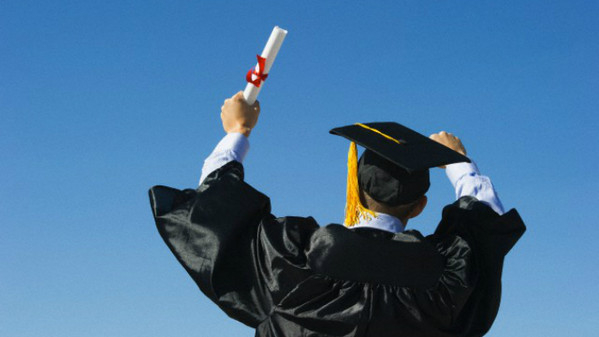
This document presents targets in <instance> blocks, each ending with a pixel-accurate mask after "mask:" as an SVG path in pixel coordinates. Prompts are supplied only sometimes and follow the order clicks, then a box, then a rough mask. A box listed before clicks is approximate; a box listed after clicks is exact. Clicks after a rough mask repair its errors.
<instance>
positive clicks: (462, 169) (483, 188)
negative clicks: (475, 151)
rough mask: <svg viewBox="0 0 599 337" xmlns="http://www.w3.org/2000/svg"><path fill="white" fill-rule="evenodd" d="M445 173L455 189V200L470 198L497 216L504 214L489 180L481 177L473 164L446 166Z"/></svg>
mask: <svg viewBox="0 0 599 337" xmlns="http://www.w3.org/2000/svg"><path fill="white" fill-rule="evenodd" d="M445 173H447V177H448V178H449V181H451V184H452V185H453V187H454V188H455V194H456V199H459V198H461V197H463V196H472V197H475V198H476V199H478V200H479V201H481V202H483V203H485V204H487V205H488V206H489V207H491V208H492V209H493V210H494V211H495V212H497V213H498V214H499V215H502V214H503V213H505V211H504V210H503V205H502V204H501V201H500V200H499V197H498V196H497V192H495V188H494V187H493V184H492V183H491V179H489V177H487V176H483V175H481V174H480V172H479V171H478V167H477V166H476V164H475V163H474V162H472V163H457V164H451V165H447V168H446V169H445Z"/></svg>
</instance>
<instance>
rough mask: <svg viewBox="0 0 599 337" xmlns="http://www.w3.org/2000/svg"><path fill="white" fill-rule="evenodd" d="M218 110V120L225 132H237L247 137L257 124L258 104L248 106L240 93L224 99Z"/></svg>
mask: <svg viewBox="0 0 599 337" xmlns="http://www.w3.org/2000/svg"><path fill="white" fill-rule="evenodd" d="M220 110H221V112H220V119H221V120H222V122H223V129H225V132H227V133H232V132H239V133H242V134H243V135H245V136H246V137H249V136H250V133H251V131H252V129H253V128H254V127H255V126H256V123H258V116H259V115H260V102H258V101H256V102H255V103H254V104H252V105H249V104H248V103H247V102H246V101H245V98H243V92H242V91H240V92H238V93H236V94H235V95H233V97H231V98H229V99H226V100H225V103H224V104H223V106H222V107H221V108H220Z"/></svg>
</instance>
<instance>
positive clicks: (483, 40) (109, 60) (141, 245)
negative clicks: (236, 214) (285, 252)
mask: <svg viewBox="0 0 599 337" xmlns="http://www.w3.org/2000/svg"><path fill="white" fill-rule="evenodd" d="M598 15H599V4H598V3H597V2H595V1H501V2H497V1H470V2H465V1H460V2H458V1H379V2H365V1H364V2H355V1H345V2H341V1H318V2H315V1H302V2H299V1H296V2H290V1H289V2H285V1H278V2H275V1H273V2H249V1H248V2H241V1H228V2H224V1H212V2H209V1H194V2H191V1H101V2H100V1H97V2H86V1H37V2H35V1H2V2H1V3H0V117H1V118H0V156H1V158H2V160H0V173H1V175H0V176H1V177H2V180H1V181H2V189H0V217H1V218H2V219H3V224H2V226H1V229H0V266H2V272H1V273H0V289H1V290H0V335H2V336H14V337H25V336H41V335H44V336H60V337H68V336H188V335H197V336H208V335H217V336H253V331H252V330H251V329H249V328H247V327H245V326H243V325H241V324H240V323H237V322H234V321H232V320H229V319H228V318H227V317H226V316H225V315H224V314H223V313H221V312H220V311H219V310H218V309H217V308H216V307H215V306H214V305H212V304H211V303H210V302H209V301H208V300H207V299H206V298H205V297H204V296H203V295H202V294H201V293H200V292H199V290H197V288H196V286H195V285H194V284H193V282H192V281H191V279H190V278H189V277H188V276H187V275H186V274H185V271H184V270H183V268H181V267H180V266H179V265H178V263H177V262H176V260H175V259H174V257H173V256H172V255H171V254H170V252H169V251H168V249H167V247H166V246H165V245H164V244H163V243H162V241H161V239H160V237H159V235H158V233H157V231H156V230H155V227H154V223H153V220H152V218H151V213H150V208H149V203H148V200H147V190H148V188H149V187H150V186H152V185H155V184H164V185H170V186H175V187H179V188H187V187H195V185H196V184H197V180H198V178H199V176H200V170H201V165H202V161H203V159H204V157H206V156H207V155H208V154H209V153H210V151H211V150H212V148H213V147H214V145H215V144H216V143H217V142H218V140H219V139H220V138H221V137H222V136H223V131H222V128H221V125H220V120H219V113H220V110H219V109H220V106H221V104H222V101H223V100H224V99H225V98H227V97H228V96H231V95H232V94H233V93H235V92H236V91H238V90H241V89H243V88H244V76H245V73H246V72H247V70H248V69H249V68H250V67H252V66H253V64H254V62H255V54H257V53H259V52H261V50H262V48H263V46H264V44H265V42H266V39H267V38H268V35H269V34H270V31H271V30H272V27H273V26H275V25H279V26H281V27H283V28H285V29H288V30H289V35H288V36H287V39H286V41H285V43H284V45H283V47H282V49H281V52H280V53H279V56H278V58H277V61H276V63H275V65H274V67H273V69H272V71H271V76H270V77H269V79H268V81H267V82H266V85H265V88H264V90H263V91H262V93H261V96H260V97H259V99H260V101H261V103H262V114H261V119H260V121H259V123H258V126H257V128H256V129H255V131H254V132H253V133H252V136H251V137H250V142H251V150H250V154H249V156H248V158H247V160H246V163H245V166H246V174H247V176H246V180H247V181H248V182H249V183H251V184H252V185H254V186H255V187H256V188H258V189H259V190H261V191H263V192H264V193H266V194H267V195H269V196H270V197H271V200H272V204H273V212H274V213H275V214H276V215H280V216H283V215H303V216H307V215H312V216H314V217H315V218H316V219H317V220H318V221H319V222H320V223H321V224H323V225H324V224H327V223H331V222H339V221H341V219H342V218H343V205H344V191H345V190H344V189H345V186H344V184H345V163H346V155H347V146H348V144H347V143H346V142H345V141H344V140H342V139H341V138H338V137H334V136H330V135H328V134H327V132H328V130H329V129H331V128H333V127H336V126H340V125H345V124H349V123H355V122H369V121H397V122H400V123H402V124H405V125H408V126H410V127H412V128H414V129H416V130H418V131H420V132H422V133H425V134H431V133H433V132H438V131H440V130H447V131H450V132H453V133H455V134H457V135H458V136H460V138H462V139H463V141H464V143H465V145H466V147H467V149H468V152H469V154H470V156H471V157H472V158H473V159H474V160H475V161H476V162H477V163H478V165H479V167H480V169H481V171H482V172H483V173H484V174H486V175H488V176H490V177H491V179H492V180H493V182H494V184H495V186H496V188H497V190H498V192H499V195H500V197H501V199H502V201H503V204H504V206H505V207H506V208H512V207H515V208H517V209H518V210H519V212H520V214H521V216H522V217H523V218H524V220H525V222H526V224H527V226H528V231H527V233H526V234H525V236H524V237H523V239H522V240H521V241H520V242H519V244H518V245H517V246H516V247H515V248H514V249H513V250H512V252H511V253H510V255H509V256H508V257H507V260H506V265H505V270H504V290H503V291H504V296H503V302H502V306H501V309H500V312H499V315H498V317H497V320H496V323H495V325H494V326H493V328H492V330H491V332H490V333H489V334H488V336H564V335H566V334H568V335H571V336H594V335H596V330H597V328H598V325H597V312H599V286H598V285H597V279H598V278H599V257H598V256H599V248H598V246H597V244H596V237H597V236H598V235H599V229H597V225H596V222H597V221H596V212H595V210H596V209H595V208H596V207H597V206H598V205H599V198H598V196H597V191H598V190H599V189H598V187H599V184H598V182H597V174H596V170H597V167H598V166H599V161H598V158H597V146H596V133H597V131H596V130H597V128H598V126H599V123H598V122H599V118H598V117H597V107H598V106H599V95H598V92H599V66H598V65H597V63H598V62H597V60H599V40H598V39H597V36H598V35H599V21H598V20H597V17H598ZM432 184H433V186H432V188H431V190H430V192H429V206H428V207H427V209H426V210H425V212H424V213H423V215H422V216H421V217H420V218H418V219H415V220H414V221H413V222H410V224H409V227H411V228H414V229H419V230H421V231H422V232H423V233H425V234H430V233H431V232H432V231H433V230H434V228H435V225H436V223H437V222H438V220H439V217H440V211H441V208H442V207H443V205H445V204H447V203H450V202H451V201H452V200H453V198H454V195H453V191H452V188H451V186H450V184H449V182H448V181H447V179H446V178H445V176H444V173H443V172H442V171H441V170H435V171H434V172H433V174H432Z"/></svg>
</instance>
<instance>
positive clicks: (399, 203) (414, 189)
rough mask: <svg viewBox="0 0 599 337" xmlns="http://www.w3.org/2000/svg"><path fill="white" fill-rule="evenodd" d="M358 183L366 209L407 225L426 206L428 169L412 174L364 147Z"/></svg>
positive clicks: (428, 182) (361, 199)
mask: <svg viewBox="0 0 599 337" xmlns="http://www.w3.org/2000/svg"><path fill="white" fill-rule="evenodd" d="M358 186H359V189H360V201H361V203H362V205H363V206H364V207H365V208H367V209H369V210H371V211H374V212H379V213H386V214H389V215H393V216H395V217H397V218H399V219H400V220H401V221H402V223H403V224H404V225H405V224H407V222H408V220H409V219H411V218H414V217H416V216H418V215H420V213H422V211H423V210H424V208H425V207H426V204H427V201H428V199H427V197H426V195H425V193H426V192H427V191H428V189H429V187H430V179H429V170H428V169H426V170H419V171H414V172H411V173H410V172H408V171H406V170H404V169H403V168H401V167H399V166H397V165H396V164H394V163H392V162H390V161H389V160H387V159H385V158H383V157H381V156H380V155H378V154H376V153H375V152H373V151H370V150H365V151H364V153H363V154H362V157H361V158H360V161H359V163H358Z"/></svg>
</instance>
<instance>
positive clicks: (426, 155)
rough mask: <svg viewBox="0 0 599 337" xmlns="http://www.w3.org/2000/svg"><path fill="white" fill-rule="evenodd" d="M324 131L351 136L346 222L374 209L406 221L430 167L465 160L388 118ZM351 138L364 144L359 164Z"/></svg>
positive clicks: (418, 207) (419, 205) (417, 206)
mask: <svg viewBox="0 0 599 337" xmlns="http://www.w3.org/2000/svg"><path fill="white" fill-rule="evenodd" d="M329 132H330V133H332V134H334V135H339V136H342V137H345V138H347V139H348V140H350V141H351V143H350V147H349V153H348V155H347V197H346V203H345V220H344V224H345V225H346V226H347V227H353V226H355V225H356V224H358V223H359V222H360V221H362V220H368V219H370V218H372V216H375V212H382V213H387V214H390V215H394V216H396V217H397V218H399V219H400V220H402V222H403V223H404V224H406V223H407V221H408V219H410V218H413V217H415V216H418V215H419V214H420V213H421V212H422V210H423V209H424V207H425V206H426V203H427V198H426V196H425V193H426V192H427V191H428V188H429V186H430V180H429V169H430V168H433V167H437V166H441V165H445V164H451V163H459V162H469V161H470V160H469V159H468V158H467V157H465V156H464V155H462V154H460V153H458V152H456V151H454V150H452V149H450V148H448V147H446V146H443V145H441V144H439V143H438V142H436V141H434V140H431V139H429V138H428V137H425V136H424V135H422V134H420V133H418V132H416V131H414V130H411V129H409V128H407V127H405V126H403V125H401V124H398V123H394V122H376V123H366V124H362V123H356V124H353V125H347V126H343V127H339V128H334V129H332V130H330V131H329ZM357 144H359V145H361V146H362V147H364V148H365V149H366V150H365V151H364V153H363V155H362V157H361V158H360V161H359V164H358V150H357Z"/></svg>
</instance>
